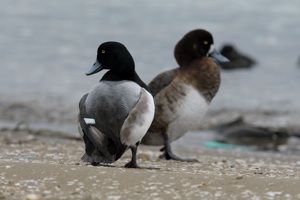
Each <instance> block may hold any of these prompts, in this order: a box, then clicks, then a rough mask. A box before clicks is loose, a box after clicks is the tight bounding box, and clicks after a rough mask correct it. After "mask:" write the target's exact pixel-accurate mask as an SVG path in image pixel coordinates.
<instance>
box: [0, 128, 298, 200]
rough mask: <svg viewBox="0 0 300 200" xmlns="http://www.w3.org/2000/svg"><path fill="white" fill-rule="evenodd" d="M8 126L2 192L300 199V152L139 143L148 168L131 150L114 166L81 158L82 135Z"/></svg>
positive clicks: (10, 195) (0, 160)
mask: <svg viewBox="0 0 300 200" xmlns="http://www.w3.org/2000/svg"><path fill="white" fill-rule="evenodd" d="M7 133H8V132H6V133H5V134H7ZM5 134H2V136H1V147H0V152H1V154H0V169H1V170H0V199H31V200H33V199H111V200H117V199H300V191H299V187H300V180H299V178H300V159H299V157H298V156H285V157H284V156H282V155H279V154H278V155H277V154H276V153H272V154H271V153H266V152H257V151H255V152H252V151H241V150H239V151H238V150H224V149H209V148H203V147H199V148H188V147H180V146H175V147H174V151H175V152H177V153H178V154H179V155H181V156H186V157H193V158H197V159H199V161H200V162H199V163H184V162H175V161H166V160H161V159H158V156H159V154H160V153H159V148H154V147H148V146H141V147H140V148H139V151H138V158H139V159H138V163H139V165H140V166H143V167H145V169H125V168H123V166H124V164H125V163H126V162H128V160H129V159H130V151H128V152H126V154H125V155H124V156H123V157H122V158H121V159H120V160H119V161H117V162H116V163H113V164H112V165H111V166H96V167H94V166H91V165H87V164H85V163H83V162H82V161H81V160H80V158H81V156H82V154H83V152H84V148H83V143H82V142H81V141H80V140H73V139H63V138H53V137H52V138H50V137H48V138H47V137H36V136H33V137H29V139H28V138H27V139H28V140H27V141H25V140H23V141H22V142H20V141H19V142H13V141H9V142H8V141H6V140H5V139H7V137H5ZM18 134H20V133H18ZM6 136H7V135H6ZM150 167H151V168H153V169H147V168H150Z"/></svg>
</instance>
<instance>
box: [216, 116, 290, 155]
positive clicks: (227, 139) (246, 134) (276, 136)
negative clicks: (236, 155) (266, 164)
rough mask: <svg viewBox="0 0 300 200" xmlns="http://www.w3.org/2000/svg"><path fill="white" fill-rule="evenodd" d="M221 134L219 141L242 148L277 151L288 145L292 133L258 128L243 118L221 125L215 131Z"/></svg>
mask: <svg viewBox="0 0 300 200" xmlns="http://www.w3.org/2000/svg"><path fill="white" fill-rule="evenodd" d="M213 130H214V131H216V132H217V133H219V135H218V138H217V141H218V142H222V143H226V144H233V145H242V146H256V147H258V148H259V149H264V150H277V149H278V146H279V145H283V144H286V143H287V142H288V138H289V137H290V136H291V133H289V131H287V130H281V129H279V130H276V129H272V128H263V127H256V126H254V125H250V124H247V123H246V122H245V121H244V120H243V118H238V119H237V120H234V121H232V122H229V123H226V124H222V125H219V126H217V127H215V128H214V129H213Z"/></svg>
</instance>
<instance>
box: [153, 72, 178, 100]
mask: <svg viewBox="0 0 300 200" xmlns="http://www.w3.org/2000/svg"><path fill="white" fill-rule="evenodd" d="M176 70H177V69H172V70H169V71H165V72H163V73H161V74H158V75H157V76H156V77H155V78H154V79H153V80H152V81H151V82H150V83H149V84H148V87H149V89H150V91H151V94H152V95H153V96H155V95H156V94H157V93H159V92H160V91H161V90H162V89H164V88H165V87H167V86H168V85H169V84H170V83H171V82H172V81H173V79H174V77H175V73H176Z"/></svg>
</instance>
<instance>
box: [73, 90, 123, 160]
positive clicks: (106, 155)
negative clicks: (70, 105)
mask: <svg viewBox="0 0 300 200" xmlns="http://www.w3.org/2000/svg"><path fill="white" fill-rule="evenodd" d="M86 96H87V95H85V96H84V97H83V98H82V99H81V101H80V103H79V108H80V113H79V115H78V120H77V121H78V122H77V123H78V129H79V133H80V135H81V137H82V139H83V141H84V143H85V152H86V153H85V155H84V156H83V157H82V160H84V161H85V162H89V163H112V162H114V161H115V160H116V159H118V157H120V155H119V154H121V153H119V152H122V154H123V153H124V151H125V150H126V148H127V147H125V146H120V145H119V146H118V149H116V148H115V144H114V141H112V139H110V138H109V137H107V135H105V134H103V133H102V132H103V131H100V130H99V129H100V128H98V127H97V123H96V120H95V119H94V118H92V117H91V116H89V115H88V114H87V113H86V109H85V100H86Z"/></svg>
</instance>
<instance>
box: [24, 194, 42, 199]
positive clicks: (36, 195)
mask: <svg viewBox="0 0 300 200" xmlns="http://www.w3.org/2000/svg"><path fill="white" fill-rule="evenodd" d="M40 199H41V196H40V195H38V194H27V195H26V196H25V198H24V200H40Z"/></svg>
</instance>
